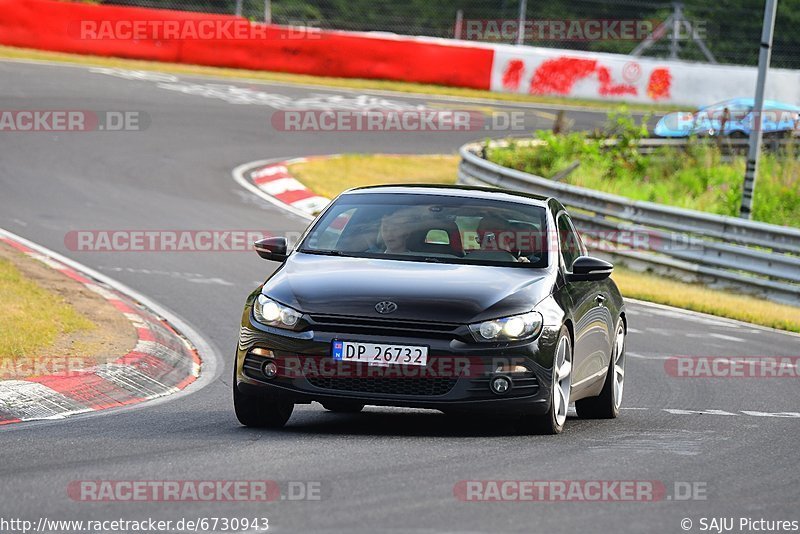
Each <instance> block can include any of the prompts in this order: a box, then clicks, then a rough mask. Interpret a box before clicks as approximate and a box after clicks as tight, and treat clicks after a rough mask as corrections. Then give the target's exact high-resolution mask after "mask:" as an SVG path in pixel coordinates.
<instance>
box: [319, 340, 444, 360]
mask: <svg viewBox="0 0 800 534" xmlns="http://www.w3.org/2000/svg"><path fill="white" fill-rule="evenodd" d="M333 359H334V360H338V361H342V362H361V363H367V364H369V365H393V364H399V365H420V366H425V365H427V363H428V347H422V346H420V345H384V344H381V343H360V342H355V341H339V340H334V342H333Z"/></svg>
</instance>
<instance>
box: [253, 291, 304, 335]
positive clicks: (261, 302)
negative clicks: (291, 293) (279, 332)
mask: <svg viewBox="0 0 800 534" xmlns="http://www.w3.org/2000/svg"><path fill="white" fill-rule="evenodd" d="M253 315H254V316H255V318H256V321H258V322H259V323H262V324H266V325H269V326H276V327H278V328H290V329H291V328H294V325H296V324H297V321H299V320H300V317H302V315H303V314H302V313H300V312H299V311H297V310H294V309H292V308H290V307H288V306H284V305H283V304H278V303H277V302H275V301H274V300H272V299H270V298H268V297H266V296H264V295H259V296H258V298H257V299H256V300H255V302H253Z"/></svg>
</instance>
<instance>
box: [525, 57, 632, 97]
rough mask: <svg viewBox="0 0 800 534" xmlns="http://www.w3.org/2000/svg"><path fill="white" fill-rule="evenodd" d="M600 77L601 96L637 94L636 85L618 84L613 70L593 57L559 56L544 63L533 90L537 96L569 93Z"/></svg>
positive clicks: (537, 72) (534, 76) (537, 70)
mask: <svg viewBox="0 0 800 534" xmlns="http://www.w3.org/2000/svg"><path fill="white" fill-rule="evenodd" d="M592 76H597V80H598V81H599V82H600V87H599V89H598V92H599V93H600V95H602V96H619V95H634V96H635V95H636V94H637V91H636V87H635V86H633V85H630V84H616V83H613V81H612V80H611V71H609V69H608V67H604V66H603V65H600V64H599V63H598V62H597V60H594V59H581V58H575V57H560V58H556V59H549V60H547V61H545V62H543V63H542V64H541V65H540V66H539V68H538V69H536V72H535V73H534V75H533V80H532V81H531V93H532V94H535V95H545V94H553V93H555V94H559V95H568V94H570V93H571V92H572V88H573V87H574V86H575V84H576V83H578V82H579V81H581V80H583V79H586V78H589V77H592Z"/></svg>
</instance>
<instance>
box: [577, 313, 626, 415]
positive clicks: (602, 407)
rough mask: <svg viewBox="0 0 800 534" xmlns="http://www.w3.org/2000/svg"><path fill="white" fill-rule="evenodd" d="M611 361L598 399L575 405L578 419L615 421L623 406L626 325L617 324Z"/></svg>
mask: <svg viewBox="0 0 800 534" xmlns="http://www.w3.org/2000/svg"><path fill="white" fill-rule="evenodd" d="M612 349H613V350H612V353H611V361H610V362H609V364H608V372H607V373H606V382H605V384H604V385H603V391H601V392H600V395H598V396H597V397H589V398H586V399H581V400H579V401H577V402H576V403H575V410H576V411H577V412H578V417H582V418H584V419H615V418H616V417H617V416H619V407H620V406H621V405H622V390H623V387H624V386H625V324H624V323H623V322H622V318H620V319H619V321H618V322H617V333H616V335H615V336H614V346H613V347H612Z"/></svg>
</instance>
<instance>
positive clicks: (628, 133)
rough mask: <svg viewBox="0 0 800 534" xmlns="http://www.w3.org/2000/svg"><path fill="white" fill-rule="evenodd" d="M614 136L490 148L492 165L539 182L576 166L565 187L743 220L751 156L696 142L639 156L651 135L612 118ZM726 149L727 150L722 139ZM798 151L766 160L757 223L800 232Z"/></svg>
mask: <svg viewBox="0 0 800 534" xmlns="http://www.w3.org/2000/svg"><path fill="white" fill-rule="evenodd" d="M609 120H610V124H609V126H608V134H609V135H610V136H611V137H612V138H616V139H617V140H618V144H617V145H616V146H614V147H610V148H606V149H603V148H602V147H601V140H598V139H593V138H589V137H587V136H586V134H585V133H582V132H575V133H571V134H566V135H564V134H562V135H557V134H554V133H552V132H547V131H538V132H536V134H535V135H536V138H537V139H538V140H539V141H540V144H537V145H536V146H529V145H526V144H523V143H519V142H515V141H512V142H509V144H508V146H498V147H494V148H490V149H489V150H488V151H487V152H488V154H487V156H488V159H489V160H490V161H492V162H494V163H497V164H499V165H502V166H504V167H509V168H512V169H517V170H520V171H524V172H527V173H531V174H535V175H537V176H544V177H552V176H554V175H556V174H557V173H559V172H560V171H562V170H564V169H567V168H568V167H570V166H571V165H573V164H574V163H575V162H579V163H580V165H579V166H578V167H577V168H576V169H575V170H574V171H573V172H571V173H570V174H569V175H568V176H567V177H566V178H564V180H563V181H564V183H567V184H570V185H576V186H579V187H586V188H589V189H593V190H596V191H603V192H606V193H612V194H615V195H620V196H623V197H627V198H630V199H633V200H644V201H648V202H656V203H658V204H666V205H672V206H677V207H680V208H686V209H692V210H698V211H705V212H708V213H714V214H717V215H728V216H737V215H738V213H739V206H740V205H741V198H742V183H743V181H744V171H745V163H746V159H747V158H746V157H745V156H744V155H740V156H733V157H730V158H728V157H724V156H723V150H722V147H721V146H720V145H719V144H718V143H717V142H713V141H712V142H709V141H708V140H703V139H693V140H690V142H689V143H688V144H687V146H686V148H685V149H678V148H667V147H664V148H661V149H660V150H658V151H656V152H655V153H653V154H646V153H643V152H640V151H639V150H638V149H637V145H636V143H637V142H638V141H639V140H640V139H642V138H643V137H645V136H646V135H647V130H646V128H644V125H639V124H636V121H634V119H633V118H632V117H630V116H629V115H626V114H625V113H624V112H623V113H618V114H612V116H611V117H610V118H609ZM722 143H725V141H724V140H723V141H722ZM798 155H800V145H791V144H790V145H788V146H786V147H783V148H782V149H781V150H780V151H777V152H765V153H763V154H762V156H761V165H760V166H759V172H758V180H757V185H756V189H755V196H754V200H753V219H754V220H756V221H762V222H766V223H770V224H778V225H783V226H795V227H797V226H800V160H798Z"/></svg>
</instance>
